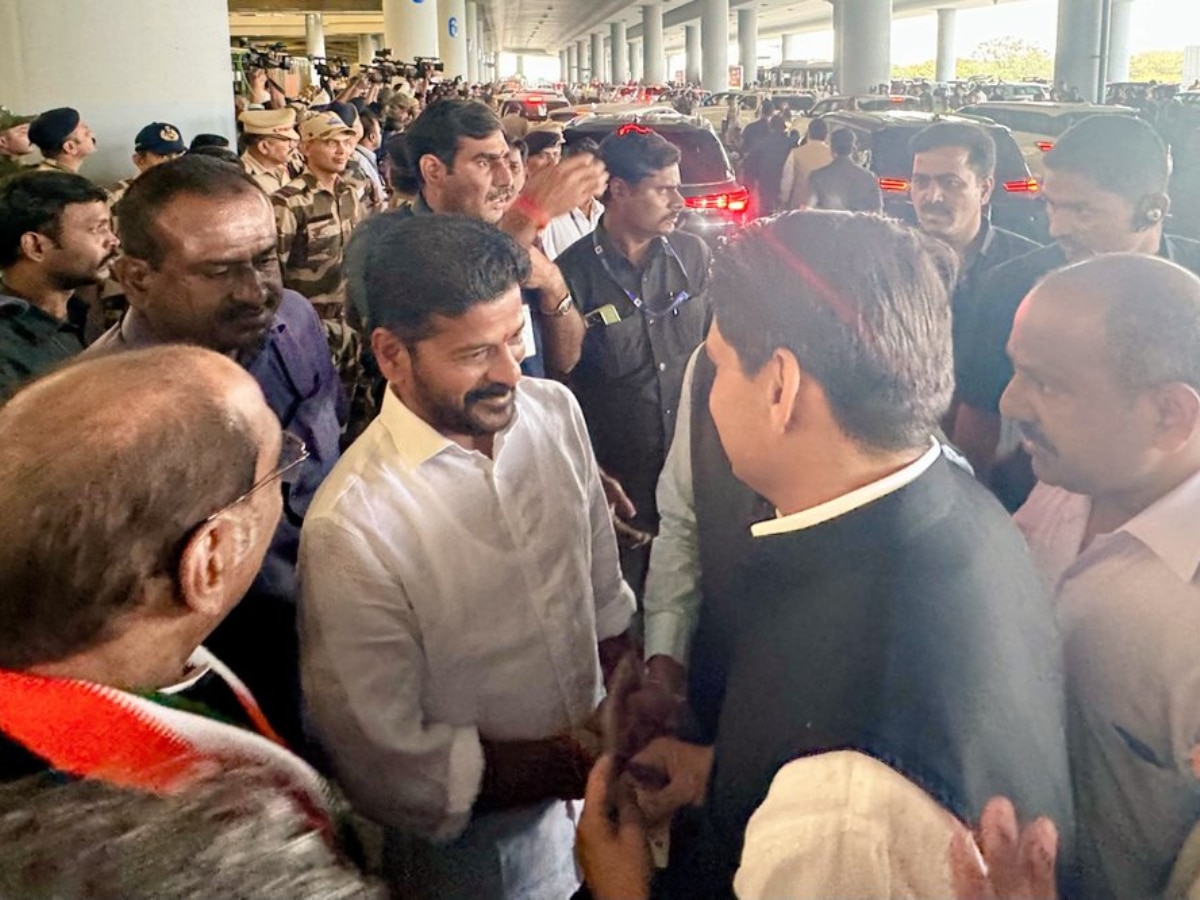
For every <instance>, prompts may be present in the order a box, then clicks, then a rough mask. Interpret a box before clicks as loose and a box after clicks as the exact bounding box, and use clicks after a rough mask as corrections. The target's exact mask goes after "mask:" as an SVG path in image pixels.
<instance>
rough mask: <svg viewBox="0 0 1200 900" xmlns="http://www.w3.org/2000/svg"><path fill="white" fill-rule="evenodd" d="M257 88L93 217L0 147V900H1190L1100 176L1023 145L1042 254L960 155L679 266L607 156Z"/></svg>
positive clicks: (668, 214) (1154, 471)
mask: <svg viewBox="0 0 1200 900" xmlns="http://www.w3.org/2000/svg"><path fill="white" fill-rule="evenodd" d="M252 84H254V85H257V88H260V89H261V90H260V91H257V92H253V91H252V94H251V96H250V98H249V100H250V102H248V103H246V102H243V103H242V104H241V105H242V106H243V107H244V108H242V109H241V111H240V112H239V114H238V120H239V123H240V140H239V145H240V146H239V147H238V148H233V147H230V146H223V145H222V142H221V140H220V139H219V138H216V137H214V136H197V137H196V138H195V139H193V140H192V141H191V142H190V143H189V142H187V141H186V140H185V138H184V136H183V135H182V134H181V133H180V130H179V129H178V128H176V127H175V126H173V125H171V124H169V123H167V122H154V123H151V124H150V125H147V126H146V127H145V128H142V129H141V130H140V131H139V132H138V133H137V135H136V138H135V142H134V147H135V153H134V158H133V164H134V166H135V167H136V169H137V170H138V172H137V174H136V175H135V176H133V177H132V178H130V179H128V180H127V181H125V182H121V183H119V184H117V185H114V186H112V187H111V188H108V189H106V188H104V187H101V186H98V185H96V184H94V183H93V182H92V181H91V180H89V179H88V177H87V160H88V157H89V155H90V154H91V153H92V152H93V151H94V149H95V145H96V135H95V134H94V133H93V131H92V129H91V128H90V127H89V126H88V125H87V124H86V122H85V120H84V117H83V115H82V114H81V112H79V111H76V110H74V109H71V108H65V107H64V108H60V109H54V110H49V111H45V112H42V113H41V114H39V115H37V116H27V115H18V114H15V113H13V112H11V111H9V110H6V109H5V110H0V161H2V162H0V165H4V166H7V169H6V170H4V171H5V174H0V277H2V283H0V403H2V404H3V405H0V434H2V435H3V440H0V502H2V503H3V505H4V506H5V508H6V509H7V511H8V514H7V515H6V516H5V517H4V518H3V519H2V520H0V617H3V619H4V620H5V622H6V627H5V628H4V629H3V630H0V782H3V784H2V785H0V895H2V896H14V897H16V896H20V897H28V896H55V897H68V896H69V897H75V896H80V897H82V896H88V897H180V898H183V897H189V898H192V897H210V896H247V897H250V896H262V897H276V896H287V897H314V898H317V897H323V898H329V897H360V896H361V897H369V896H382V895H385V894H386V895H389V896H394V897H400V898H404V897H437V898H451V900H452V898H459V897H462V898H480V897H488V898H491V897H495V898H513V900H516V898H522V900H542V898H546V900H557V898H563V900H565V898H568V897H572V896H579V897H587V896H591V897H595V898H597V900H639V898H650V897H655V898H685V897H686V898H704V897H713V898H717V897H730V896H737V897H740V898H743V900H748V898H775V897H814V898H817V897H821V898H824V897H886V896H895V897H951V896H954V897H958V898H964V900H982V898H994V897H1022V898H1030V900H1050V898H1052V897H1058V896H1061V897H1067V898H1074V897H1079V898H1087V900H1097V898H1108V897H1112V898H1132V897H1155V896H1163V897H1188V896H1195V895H1196V894H1195V892H1196V891H1197V890H1200V887H1198V885H1200V829H1197V828H1196V826H1197V824H1198V823H1200V687H1198V686H1200V665H1198V663H1197V656H1196V653H1195V652H1194V644H1195V638H1196V635H1197V634H1200V603H1198V601H1200V587H1198V586H1197V581H1196V579H1197V577H1198V576H1197V568H1198V566H1200V543H1197V541H1198V540H1200V535H1193V532H1194V531H1195V527H1194V522H1195V521H1196V518H1197V516H1196V514H1197V512H1198V511H1200V277H1198V276H1197V274H1196V273H1198V272H1200V244H1198V243H1196V242H1193V241H1190V240H1188V239H1186V238H1181V237H1178V236H1176V235H1173V234H1171V233H1170V232H1171V230H1172V221H1173V220H1172V216H1171V200H1170V196H1169V193H1168V180H1169V173H1170V166H1169V157H1168V151H1167V148H1166V147H1165V146H1164V144H1163V142H1162V141H1161V139H1160V138H1159V137H1158V136H1157V134H1156V133H1155V131H1154V130H1153V129H1152V128H1151V127H1150V126H1149V125H1147V124H1146V123H1145V122H1143V121H1141V120H1138V119H1135V118H1126V117H1094V118H1089V119H1085V120H1083V121H1082V122H1080V123H1078V124H1077V125H1075V126H1074V127H1073V128H1071V129H1070V130H1069V131H1067V132H1066V133H1064V134H1063V135H1062V136H1061V137H1060V138H1059V139H1058V141H1057V142H1056V145H1055V147H1054V149H1053V150H1052V151H1051V152H1049V153H1047V154H1046V166H1047V170H1048V174H1047V176H1046V180H1045V185H1044V192H1045V197H1046V201H1047V210H1048V214H1049V219H1050V233H1051V237H1052V240H1053V242H1052V243H1051V244H1049V245H1048V246H1046V247H1039V246H1037V245H1036V244H1033V243H1032V242H1031V241H1028V240H1026V239H1024V238H1021V237H1019V236H1017V235H1015V234H1012V233H1010V232H1007V231H1005V230H1003V229H1001V228H999V227H997V226H995V225H993V224H992V223H991V222H990V221H989V217H988V209H989V200H990V197H991V195H992V192H993V191H994V190H995V189H996V188H997V185H996V179H995V166H996V148H995V145H994V143H993V140H992V138H991V137H990V136H989V134H988V132H987V131H986V130H984V129H983V128H980V127H978V126H976V125H974V124H971V123H967V122H937V123H934V124H932V125H930V126H929V127H927V128H926V129H924V130H922V131H920V132H919V133H918V134H917V135H916V137H915V138H914V140H913V144H912V151H913V159H914V162H913V169H912V173H911V185H912V201H913V206H914V210H915V214H916V218H917V224H916V225H915V226H909V225H906V224H903V223H901V222H898V221H895V220H892V219H889V218H887V217H886V216H884V215H883V214H882V211H881V207H880V205H879V204H878V202H877V196H878V186H877V185H875V184H874V180H873V178H870V177H869V175H867V174H866V173H865V172H864V170H862V169H861V168H859V167H857V166H856V165H855V164H854V162H853V160H852V155H853V150H854V147H853V144H852V142H851V143H849V144H847V142H846V140H845V138H843V137H839V134H845V132H834V134H833V135H828V134H826V135H822V134H821V133H820V132H819V131H818V132H817V133H814V132H813V131H811V130H810V133H809V138H810V141H809V143H808V144H806V145H805V146H804V147H801V148H799V149H798V150H796V151H794V152H795V153H799V152H800V151H804V153H803V154H802V162H803V165H802V166H799V167H797V168H795V169H793V168H792V167H790V165H789V160H790V159H791V155H792V153H793V151H791V150H790V149H789V154H788V155H786V156H785V157H784V159H783V161H782V162H781V174H780V178H781V179H784V178H785V175H784V172H785V171H786V172H787V173H789V175H790V180H787V181H786V190H785V191H784V193H785V194H786V196H787V197H789V198H791V201H790V202H788V203H786V207H788V208H787V209H786V211H784V212H781V213H780V214H779V215H776V216H774V217H766V216H764V217H763V218H761V219H759V220H758V221H754V222H751V223H750V224H748V225H747V226H746V227H745V228H743V229H742V230H741V231H739V232H738V233H736V234H734V235H733V236H732V237H730V238H729V239H728V240H727V241H723V242H721V243H720V244H719V245H717V246H710V244H709V243H707V242H706V241H705V240H703V239H701V238H700V237H698V236H696V235H694V234H691V233H689V232H687V231H684V230H682V229H680V228H679V227H678V226H679V224H680V222H681V215H682V213H683V211H684V200H683V196H682V194H681V192H680V189H681V181H680V173H679V164H680V151H679V149H678V148H677V147H676V146H675V145H673V144H672V143H671V142H670V141H668V140H666V139H665V138H664V137H663V136H662V135H661V134H659V133H657V132H655V131H654V129H653V128H650V127H647V126H646V125H644V124H639V123H636V122H631V123H629V124H626V125H623V126H621V127H619V128H617V129H616V130H615V131H614V132H613V133H611V134H610V135H609V136H607V137H605V138H604V139H603V140H602V141H600V142H599V143H592V142H586V143H580V144H578V145H573V146H571V147H568V148H564V146H563V137H562V133H561V130H559V129H555V128H553V127H543V128H537V129H515V128H514V127H513V124H512V123H510V122H509V123H506V122H505V121H504V120H502V117H501V115H500V112H501V110H498V109H497V108H496V105H495V103H493V102H491V101H490V99H489V95H488V92H487V91H485V90H480V89H479V88H478V87H467V86H463V85H460V84H458V83H451V84H445V85H440V86H435V85H433V84H425V83H416V84H414V83H411V82H408V81H404V82H403V83H401V84H397V85H394V86H392V87H391V88H387V89H386V90H385V89H382V88H380V86H379V85H368V84H366V83H358V84H356V85H351V86H348V87H347V88H346V90H345V91H344V92H343V93H342V95H341V96H338V97H309V98H307V99H308V101H310V102H307V103H299V102H296V101H295V100H289V99H288V98H285V97H281V96H275V95H277V94H279V93H280V92H279V91H278V88H277V87H274V86H273V85H272V84H265V83H264V82H263V81H262V80H260V79H257V78H254V79H252ZM260 94H261V96H260ZM258 101H262V102H258ZM321 101H324V102H321ZM820 124H821V123H820V120H817V121H815V122H814V123H813V127H814V128H817V127H818V126H819V125H820ZM765 127H766V128H767V130H768V131H769V130H770V121H768V122H767V124H766V126H765ZM518 130H519V131H521V134H517V133H516V132H517V131H518ZM101 138H102V139H108V136H106V135H101ZM762 139H763V140H769V139H770V135H769V134H766V135H763V136H762ZM826 141H828V144H826ZM31 145H32V146H36V147H37V149H38V150H39V151H40V153H41V161H40V162H38V163H35V164H32V165H25V164H24V162H23V160H22V157H24V156H25V154H26V153H28V152H29V151H30V149H31ZM805 148H808V149H805ZM864 175H866V177H864ZM868 182H870V184H868ZM869 188H873V189H874V193H872V191H871V190H869ZM846 210H859V211H846ZM580 801H582V805H581V803H580ZM1193 832H1195V833H1193Z"/></svg>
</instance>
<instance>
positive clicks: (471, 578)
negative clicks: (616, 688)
mask: <svg viewBox="0 0 1200 900" xmlns="http://www.w3.org/2000/svg"><path fill="white" fill-rule="evenodd" d="M356 244H357V246H358V249H359V252H358V253H356V254H355V255H354V257H353V260H352V266H353V268H352V271H351V272H350V273H349V275H350V278H351V280H352V281H353V282H355V283H357V284H360V285H361V286H362V289H363V291H364V296H365V299H366V306H367V308H366V324H367V327H368V329H369V331H368V333H369V335H370V340H371V349H372V351H373V353H374V357H375V359H376V360H377V362H378V365H379V368H380V370H381V372H382V373H383V375H384V377H385V378H386V380H387V390H386V392H385V394H384V399H383V403H382V408H381V410H380V413H379V416H378V417H377V418H376V419H375V420H374V421H373V422H372V423H371V424H370V426H368V428H367V430H366V431H365V432H363V434H362V436H361V437H360V438H359V439H358V440H357V441H356V442H355V443H354V444H353V445H352V446H351V447H350V449H349V450H347V452H346V455H345V456H344V457H343V458H342V460H341V462H340V463H338V465H337V466H336V467H335V469H334V471H333V472H332V473H331V475H330V476H329V478H328V479H327V480H326V482H325V484H324V485H323V486H322V488H321V490H320V491H319V492H318V494H317V497H316V500H315V501H314V502H313V505H312V508H311V509H310V510H309V514H308V517H307V519H306V520H305V525H304V533H303V536H302V541H301V552H300V571H301V584H302V590H303V601H302V607H301V618H300V625H301V645H302V670H303V676H304V695H305V700H306V702H307V704H308V708H309V710H310V712H311V714H312V721H313V724H314V725H315V728H316V733H317V737H318V739H319V740H320V742H321V745H322V747H323V749H324V750H325V751H326V753H327V754H328V757H329V759H330V761H331V763H332V765H333V770H334V773H335V775H336V776H337V778H338V780H339V782H340V783H341V785H342V786H343V787H344V788H345V790H346V793H347V794H348V795H349V797H350V799H351V801H352V803H354V804H355V806H356V808H357V809H358V810H359V811H360V812H362V813H363V814H364V815H367V816H369V817H370V818H372V819H374V820H375V821H377V822H379V823H380V824H382V825H383V826H385V828H386V829H387V838H386V843H385V850H384V859H385V869H386V874H387V876H388V878H389V881H390V882H391V883H392V887H393V888H394V891H395V894H396V895H397V896H414V897H437V898H440V900H459V898H470V900H475V898H481V897H489V898H533V897H538V898H540V897H564V898H565V897H569V896H570V895H571V892H572V891H573V890H574V889H575V887H576V886H577V880H576V876H575V866H574V860H573V858H572V843H573V839H572V830H573V829H572V824H573V819H574V816H575V811H576V808H575V807H573V806H572V805H570V804H568V803H566V802H564V801H567V800H571V799H577V798H579V797H582V796H583V788H584V782H585V778H586V775H587V772H588V768H589V766H590V763H591V759H592V757H591V754H590V752H589V751H588V748H587V747H586V745H585V744H581V743H580V741H579V738H580V737H582V735H581V730H582V729H583V728H584V726H585V725H586V723H587V722H588V720H589V719H590V717H591V716H592V714H593V712H594V711H595V709H596V706H597V704H598V703H599V701H600V698H601V696H602V694H603V682H602V680H601V675H602V671H607V670H608V669H609V667H610V666H611V664H612V659H611V657H612V654H613V652H614V651H617V650H618V649H619V648H621V647H622V646H627V643H626V639H625V637H624V632H625V631H626V629H627V627H628V624H629V620H630V616H631V614H632V612H633V605H634V604H633V596H632V593H631V592H630V590H629V587H628V586H627V585H626V584H625V583H624V582H623V581H622V579H621V573H620V568H619V565H618V559H617V546H616V540H615V538H614V536H613V531H612V526H611V525H610V523H609V512H608V505H607V502H606V500H605V497H604V492H603V489H602V487H601V483H600V478H599V469H598V467H597V465H596V459H595V457H594V456H593V454H592V451H591V448H590V445H589V442H588V434H587V427H586V425H585V423H584V419H583V416H582V415H581V413H580V411H579V407H578V406H577V404H576V403H575V401H574V399H573V398H572V396H571V394H570V392H568V391H567V390H566V389H565V388H564V387H562V386H561V385H559V384H557V383H555V382H553V381H550V380H548V379H542V378H522V377H521V369H520V363H521V359H522V357H523V355H524V352H525V344H524V341H523V340H522V332H523V330H524V319H523V315H522V301H521V292H520V285H521V284H522V283H524V282H525V281H526V279H527V277H528V274H529V261H528V258H527V256H526V252H525V251H524V250H523V249H522V248H521V247H520V246H519V245H517V244H516V243H515V242H514V241H513V239H512V238H510V237H509V236H508V235H506V234H504V233H503V232H501V231H499V230H497V229H496V228H494V227H492V226H490V225H488V224H486V223H482V222H479V221H478V220H476V219H471V218H467V217H465V216H457V215H455V216H451V215H437V216H425V217H420V218H417V217H408V218H405V217H402V216H396V215H384V216H380V217H378V218H377V219H375V220H374V222H373V225H372V227H371V228H370V229H368V230H367V231H365V232H364V233H363V234H361V235H360V236H359V237H357V238H356ZM359 266H361V267H362V268H361V270H359V269H358V267H359Z"/></svg>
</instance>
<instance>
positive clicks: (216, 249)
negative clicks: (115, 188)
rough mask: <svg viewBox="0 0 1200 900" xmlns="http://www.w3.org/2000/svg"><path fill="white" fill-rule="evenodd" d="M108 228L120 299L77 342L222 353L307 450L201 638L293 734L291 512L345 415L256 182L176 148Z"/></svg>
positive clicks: (316, 475) (294, 518)
mask: <svg viewBox="0 0 1200 900" xmlns="http://www.w3.org/2000/svg"><path fill="white" fill-rule="evenodd" d="M120 230H121V234H122V236H123V241H122V244H123V256H122V258H121V259H120V260H119V262H118V263H117V269H116V271H117V276H118V278H119V279H120V281H121V283H122V286H123V287H124V288H125V292H126V296H127V297H128V299H129V309H128V311H127V312H126V313H125V315H124V317H123V318H122V319H121V321H120V322H119V323H117V324H116V325H114V326H113V327H112V328H111V329H110V330H109V331H108V332H106V333H105V334H104V335H102V336H101V337H100V338H99V339H98V340H97V341H96V342H95V343H94V344H93V345H92V346H91V347H89V348H88V351H87V353H88V354H89V355H99V354H105V353H113V352H120V351H123V350H131V349H135V348H141V347H149V346H154V345H157V344H167V343H188V344H198V345H199V346H202V347H207V348H208V349H210V350H215V351H217V352H218V353H224V354H226V355H227V356H229V357H231V358H233V359H235V360H237V362H239V363H240V364H241V365H242V367H243V368H245V369H246V371H247V372H249V373H250V374H251V375H253V376H254V378H255V380H256V381H257V382H258V384H259V387H260V388H262V392H263V394H264V396H265V397H266V400H267V404H268V405H269V406H270V407H271V410H272V411H273V412H274V413H275V415H276V416H278V417H279V421H280V424H281V425H282V426H283V428H284V429H285V430H286V431H289V432H291V433H292V434H293V435H295V436H296V437H298V438H300V439H301V440H302V441H304V443H305V445H306V446H307V447H308V450H309V453H310V454H311V455H310V457H309V459H308V460H307V461H306V462H305V463H304V464H303V465H302V466H300V467H299V469H298V470H297V471H296V474H295V476H294V477H292V478H289V479H287V480H285V482H284V484H283V491H284V508H283V516H282V518H281V520H280V523H279V526H278V529H277V530H276V533H275V537H274V540H273V541H272V543H271V549H270V551H269V552H268V553H267V557H266V560H265V561H264V562H263V567H262V569H261V571H260V572H259V574H258V578H257V579H256V580H255V583H254V585H253V587H251V589H250V592H249V594H247V596H246V599H245V600H244V601H243V602H242V603H241V605H240V606H239V607H238V608H237V610H236V611H235V612H234V614H233V615H231V616H230V617H229V618H228V619H227V620H226V621H225V622H224V623H223V624H222V626H221V627H220V628H219V629H218V630H217V632H216V633H214V635H213V636H212V638H211V639H210V644H211V645H212V646H213V647H214V648H218V649H216V652H217V653H218V655H219V656H220V657H221V658H222V659H224V660H225V661H226V662H227V663H228V664H229V665H230V666H231V667H232V668H233V669H234V671H236V672H237V673H238V674H239V675H240V676H241V677H242V679H243V680H245V681H246V682H247V684H248V685H249V686H250V688H251V690H252V691H253V692H254V694H255V696H256V697H257V698H258V699H259V702H260V703H261V704H262V706H263V708H264V710H265V711H266V712H267V715H268V718H269V719H270V720H271V721H272V722H273V723H277V725H276V727H277V728H279V730H280V731H281V732H284V733H285V736H286V737H290V738H292V739H296V738H297V737H298V736H299V727H298V722H299V718H298V707H299V704H298V701H299V688H298V675H297V657H296V653H297V650H296V633H295V563H296V554H297V548H298V545H299V537H300V525H301V524H302V523H303V521H304V514H305V512H306V511H307V510H308V505H309V502H310V501H311V499H312V497H313V494H314V493H315V492H316V489H317V487H318V486H319V485H320V483H321V481H322V480H324V478H325V475H326V474H327V473H328V472H329V470H330V469H332V468H333V464H334V463H335V462H336V461H337V459H338V455H339V445H338V441H339V437H340V434H341V428H342V423H343V422H344V419H345V410H344V403H343V396H342V392H341V387H340V383H339V381H338V378H337V373H336V372H335V371H334V369H333V365H332V362H331V360H330V357H329V351H328V347H327V344H326V341H325V337H324V334H323V332H322V331H321V326H320V322H319V320H318V319H317V316H316V314H315V312H314V311H313V309H312V304H310V303H309V302H308V301H306V300H305V299H304V298H303V297H301V296H300V295H299V294H297V293H295V292H294V291H288V290H284V289H283V282H282V277H281V274H280V268H279V257H278V252H277V243H278V242H277V239H276V234H275V220H274V217H273V215H272V212H271V204H270V201H269V200H268V198H267V196H266V194H264V193H263V192H262V190H261V189H260V188H259V187H258V186H257V185H256V184H255V183H254V182H253V181H252V180H251V179H250V178H249V177H248V176H246V175H245V174H244V173H243V172H242V171H241V170H239V169H236V168H234V167H232V166H230V165H228V164H227V163H224V162H221V161H220V160H216V159H213V158H210V157H204V156H184V157H182V158H180V159H178V160H173V161H171V162H169V163H164V164H163V165H161V166H157V167H155V168H154V169H152V170H151V171H149V172H147V173H145V175H143V176H142V177H141V178H139V179H138V180H137V182H136V183H135V184H134V185H132V186H131V187H130V189H129V192H128V193H127V194H126V195H125V199H124V200H123V201H122V205H121V219H120ZM201 451H202V448H197V452H201Z"/></svg>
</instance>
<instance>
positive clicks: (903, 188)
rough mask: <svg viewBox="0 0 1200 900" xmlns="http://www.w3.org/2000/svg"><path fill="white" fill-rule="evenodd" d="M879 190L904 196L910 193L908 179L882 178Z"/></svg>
mask: <svg viewBox="0 0 1200 900" xmlns="http://www.w3.org/2000/svg"><path fill="white" fill-rule="evenodd" d="M879 189H880V190H881V191H887V192H888V193H891V194H903V193H906V192H907V191H908V179H907V178H880V179H879Z"/></svg>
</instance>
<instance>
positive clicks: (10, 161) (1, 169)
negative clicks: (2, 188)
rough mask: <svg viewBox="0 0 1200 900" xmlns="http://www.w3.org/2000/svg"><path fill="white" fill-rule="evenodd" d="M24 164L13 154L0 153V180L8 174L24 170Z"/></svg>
mask: <svg viewBox="0 0 1200 900" xmlns="http://www.w3.org/2000/svg"><path fill="white" fill-rule="evenodd" d="M24 171H25V165H24V164H23V163H22V162H21V160H19V159H17V157H15V156H6V155H4V154H3V153H0V181H3V180H4V179H5V178H7V177H8V176H10V175H16V174H17V173H18V172H24Z"/></svg>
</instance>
